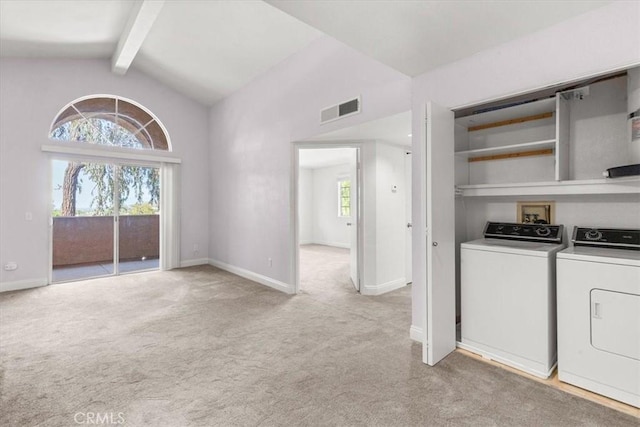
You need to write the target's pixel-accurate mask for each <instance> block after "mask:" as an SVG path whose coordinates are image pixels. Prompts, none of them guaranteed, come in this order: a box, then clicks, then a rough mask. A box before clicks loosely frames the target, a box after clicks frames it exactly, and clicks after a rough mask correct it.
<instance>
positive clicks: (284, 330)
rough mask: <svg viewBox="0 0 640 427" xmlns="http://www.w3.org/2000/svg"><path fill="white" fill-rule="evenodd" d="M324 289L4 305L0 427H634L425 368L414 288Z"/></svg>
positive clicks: (75, 294)
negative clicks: (95, 422)
mask: <svg viewBox="0 0 640 427" xmlns="http://www.w3.org/2000/svg"><path fill="white" fill-rule="evenodd" d="M308 249H309V251H307V250H306V249H305V255H304V256H305V257H307V258H308V259H317V260H318V262H319V263H320V264H322V263H324V265H325V267H326V268H325V269H324V274H326V275H327V277H330V276H331V275H334V274H336V275H338V276H336V277H338V281H339V280H341V279H339V277H343V276H341V275H340V273H338V272H337V271H336V270H334V269H332V268H330V267H332V264H334V263H335V264H336V265H334V266H337V264H340V263H341V261H338V258H339V256H338V255H337V254H331V253H327V254H325V256H324V257H323V256H314V255H313V253H312V252H313V251H314V250H317V251H318V252H319V253H320V255H322V254H321V253H322V251H321V248H314V247H311V248H308ZM334 255H335V257H334ZM309 268H310V269H312V270H314V271H316V272H318V271H321V270H323V269H322V267H321V266H319V265H316V266H310V267H309ZM342 268H343V269H344V266H342ZM328 281H329V279H325V280H322V279H315V280H308V281H306V282H304V280H303V286H302V288H303V293H301V294H299V295H295V296H290V295H285V294H283V293H280V292H277V291H275V290H272V289H269V288H267V287H264V286H261V285H258V284H255V283H252V282H250V281H248V280H245V279H242V278H239V277H237V276H234V275H232V274H230V273H227V272H224V271H221V270H218V269H216V268H213V267H210V266H201V267H192V268H186V269H180V270H174V271H169V272H151V273H141V274H137V275H128V276H121V277H110V278H101V279H96V280H93V281H91V282H74V283H68V284H60V285H55V286H48V287H44V288H38V289H33V290H25V291H17V292H10V293H4V294H1V295H0V346H1V347H0V349H1V353H0V362H1V369H2V371H1V376H0V392H1V405H2V406H1V408H0V425H2V426H76V425H79V424H78V423H77V421H78V420H79V421H81V422H84V423H85V424H87V423H86V420H87V414H88V413H93V414H100V415H101V416H104V414H113V415H112V418H111V420H113V421H115V422H118V421H122V420H123V421H124V424H119V425H126V426H218V425H220V426H230V425H238V426H254V425H263V426H278V425H288V426H291V425H295V426H298V425H301V426H317V425H322V426H325V425H341V426H342V425H379V426H395V425H398V426H412V425H416V426H418V425H419V426H431V425H435V426H440V425H442V426H457V425H474V426H477V425H482V426H485V425H486V426H491V425H500V426H541V425H545V426H551V425H553V426H574V425H575V426H578V425H580V426H581V425H587V426H634V427H637V426H638V419H635V418H632V417H631V416H628V415H625V414H622V413H619V412H616V411H614V410H611V409H607V408H605V407H602V406H600V405H598V404H596V403H592V402H589V401H586V400H582V399H580V398H578V397H575V396H571V395H569V394H565V393H563V392H561V391H559V390H556V389H553V388H550V387H547V386H545V385H543V384H539V383H536V382H533V381H530V380H528V379H526V378H524V377H521V376H519V375H515V374H513V373H510V372H508V371H505V370H502V369H499V368H496V367H493V366H490V365H488V364H485V363H482V362H480V361H477V360H474V359H472V358H469V357H466V356H464V355H462V354H460V353H453V354H451V355H450V356H448V357H447V358H446V359H445V360H443V361H442V362H440V363H439V364H438V365H437V366H435V367H428V366H425V365H423V364H422V362H421V347H420V345H419V344H416V343H414V342H412V341H411V340H410V339H409V337H408V330H409V320H410V289H409V287H406V288H402V289H399V290H397V291H394V292H392V293H390V294H387V295H383V296H379V297H364V296H362V295H358V294H357V293H355V292H353V291H352V290H351V289H349V288H348V287H346V286H341V285H340V284H338V283H334V282H332V284H326V283H325V285H326V288H328V289H329V291H327V289H324V290H323V289H322V288H320V287H319V286H322V283H323V282H328ZM344 284H346V285H349V283H348V282H346V283H343V285H344ZM78 414H81V415H80V417H79V418H78ZM94 416H95V415H94ZM119 416H120V417H121V418H118V417H119ZM74 418H75V419H74ZM92 419H93V418H92Z"/></svg>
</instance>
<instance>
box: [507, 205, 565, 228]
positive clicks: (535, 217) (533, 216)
mask: <svg viewBox="0 0 640 427" xmlns="http://www.w3.org/2000/svg"><path fill="white" fill-rule="evenodd" d="M516 209H517V212H516V215H517V222H520V223H524V224H554V221H555V202H518V203H517V208H516Z"/></svg>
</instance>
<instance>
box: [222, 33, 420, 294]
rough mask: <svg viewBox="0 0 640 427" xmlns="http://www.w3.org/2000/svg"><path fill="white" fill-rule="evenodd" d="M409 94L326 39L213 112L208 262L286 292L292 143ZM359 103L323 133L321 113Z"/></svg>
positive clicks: (392, 74)
mask: <svg viewBox="0 0 640 427" xmlns="http://www.w3.org/2000/svg"><path fill="white" fill-rule="evenodd" d="M410 86H411V79H410V78H408V77H407V76H405V75H403V74H401V73H399V72H397V71H395V70H393V69H391V68H389V67H387V66H385V65H382V64H380V63H378V62H376V61H374V60H372V59H370V58H367V57H365V56H364V55H362V54H360V53H358V52H356V51H355V50H353V49H351V48H348V47H346V46H345V45H343V44H341V43H339V42H337V41H335V40H333V39H331V38H329V37H323V38H320V39H319V40H316V41H314V42H313V43H311V44H310V46H309V47H308V48H307V49H304V50H302V51H301V52H298V53H297V54H295V55H293V56H291V57H290V58H288V59H286V60H285V61H283V62H282V63H280V64H279V65H277V66H275V67H274V68H272V69H271V70H270V71H269V72H267V73H265V74H264V75H262V76H260V77H258V78H257V79H256V80H254V81H253V82H251V83H250V84H249V85H247V86H245V88H243V89H242V90H240V91H238V92H236V93H235V94H233V95H232V96H230V97H228V98H226V99H224V100H223V101H221V102H219V103H218V104H216V105H215V106H214V107H213V108H212V109H211V115H210V118H211V119H210V141H211V152H210V168H211V170H212V175H211V199H210V203H211V205H210V206H211V216H210V230H211V232H210V257H211V258H212V262H213V263H217V264H218V265H225V266H233V267H234V268H235V269H236V271H240V270H239V269H241V271H245V272H251V273H252V274H253V277H258V278H259V280H261V281H262V282H263V283H266V284H269V285H271V286H275V287H278V288H280V289H283V290H288V291H292V290H293V283H294V277H293V267H292V253H293V252H292V251H293V235H292V234H293V233H292V228H291V227H292V223H291V199H290V192H291V173H292V164H293V162H292V157H291V154H292V142H293V141H300V140H304V139H306V138H309V137H312V136H315V135H318V134H321V133H325V132H328V131H331V130H335V129H339V128H343V127H349V126H353V125H354V124H357V123H362V122H366V121H370V120H373V119H377V118H380V117H386V116H389V115H392V114H395V113H399V112H402V111H406V110H407V108H408V107H409V103H410ZM357 95H360V96H361V97H362V112H361V113H360V114H357V115H354V116H350V117H347V118H345V119H341V120H337V121H334V122H331V123H328V124H326V125H320V123H319V117H320V110H321V109H323V108H325V107H327V106H329V105H332V104H335V103H337V102H341V101H344V100H345V99H348V98H349V97H352V96H357ZM247 248H251V250H247ZM269 258H271V259H272V260H273V264H272V266H270V265H269V263H268V259H269Z"/></svg>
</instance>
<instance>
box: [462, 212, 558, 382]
mask: <svg viewBox="0 0 640 427" xmlns="http://www.w3.org/2000/svg"><path fill="white" fill-rule="evenodd" d="M563 231H564V227H563V226H562V225H547V224H513V223H499V222H488V223H487V224H486V225H485V228H484V232H483V235H484V238H482V239H479V240H474V241H471V242H466V243H462V244H461V247H460V274H461V282H460V292H461V300H460V303H461V341H460V343H459V344H458V346H459V347H461V348H464V349H467V350H469V351H471V352H474V353H476V354H479V355H482V356H483V357H485V358H488V359H492V360H495V361H498V362H501V363H503V364H506V365H509V366H512V367H514V368H517V369H520V370H522V371H524V372H528V373H530V374H532V375H535V376H537V377H540V378H548V377H549V376H550V375H551V373H552V372H553V370H554V369H555V366H556V358H557V353H556V281H555V272H556V270H555V265H556V253H558V252H559V251H561V250H562V249H564V248H565V247H566V244H564V243H563V242H562V240H563V239H562V238H563Z"/></svg>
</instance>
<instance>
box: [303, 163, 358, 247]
mask: <svg viewBox="0 0 640 427" xmlns="http://www.w3.org/2000/svg"><path fill="white" fill-rule="evenodd" d="M354 163H355V153H354ZM338 178H348V179H350V180H351V182H354V181H353V178H352V177H351V174H350V165H349V164H346V165H337V166H330V167H326V168H317V169H313V243H317V244H319V245H328V246H336V247H339V248H349V247H351V245H350V235H349V227H347V223H348V222H351V218H350V217H339V216H338Z"/></svg>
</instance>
